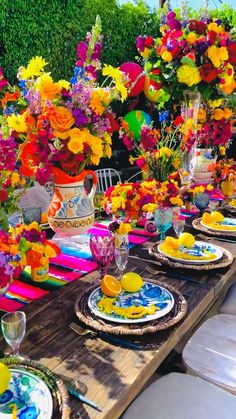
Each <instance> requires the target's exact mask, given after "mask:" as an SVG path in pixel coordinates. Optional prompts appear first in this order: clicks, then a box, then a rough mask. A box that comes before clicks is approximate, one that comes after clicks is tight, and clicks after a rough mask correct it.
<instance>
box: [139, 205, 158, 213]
mask: <svg viewBox="0 0 236 419" xmlns="http://www.w3.org/2000/svg"><path fill="white" fill-rule="evenodd" d="M157 207H158V205H157V204H151V203H150V204H145V205H143V206H142V210H143V211H144V212H154V211H155V210H156V209H157Z"/></svg>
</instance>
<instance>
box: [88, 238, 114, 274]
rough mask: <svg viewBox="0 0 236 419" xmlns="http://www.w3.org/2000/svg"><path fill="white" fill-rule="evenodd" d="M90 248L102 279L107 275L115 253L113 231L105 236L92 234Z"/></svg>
mask: <svg viewBox="0 0 236 419" xmlns="http://www.w3.org/2000/svg"><path fill="white" fill-rule="evenodd" d="M89 245H90V250H91V253H92V256H93V258H94V260H95V262H96V263H97V265H98V267H99V270H100V277H101V279H102V278H103V277H104V275H106V273H107V268H108V266H110V264H111V262H112V260H113V258H114V253H115V242H114V236H113V234H112V233H110V234H106V235H105V236H99V235H95V234H94V235H93V234H91V235H90V239H89Z"/></svg>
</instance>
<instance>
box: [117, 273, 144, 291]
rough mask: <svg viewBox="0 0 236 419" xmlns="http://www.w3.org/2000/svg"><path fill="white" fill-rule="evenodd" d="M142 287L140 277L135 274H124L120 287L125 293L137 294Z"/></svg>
mask: <svg viewBox="0 0 236 419" xmlns="http://www.w3.org/2000/svg"><path fill="white" fill-rule="evenodd" d="M142 285H143V279H142V277H141V276H140V275H139V274H136V273H135V272H126V273H125V274H124V275H123V276H122V278H121V286H122V288H123V290H125V291H127V292H137V291H139V290H140V288H141V287H142Z"/></svg>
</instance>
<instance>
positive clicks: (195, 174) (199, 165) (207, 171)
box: [189, 148, 217, 183]
mask: <svg viewBox="0 0 236 419" xmlns="http://www.w3.org/2000/svg"><path fill="white" fill-rule="evenodd" d="M216 159H217V156H215V157H213V156H212V149H210V148H209V149H208V148H196V149H195V150H194V154H193V157H192V159H191V161H190V164H189V170H190V173H191V175H192V179H193V180H194V182H195V183H213V180H214V174H215V170H214V169H212V163H214V162H215V161H216Z"/></svg>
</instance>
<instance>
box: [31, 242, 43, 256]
mask: <svg viewBox="0 0 236 419" xmlns="http://www.w3.org/2000/svg"><path fill="white" fill-rule="evenodd" d="M31 249H32V250H34V251H35V252H38V253H41V254H43V252H44V246H43V245H42V244H40V243H32V244H31Z"/></svg>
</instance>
